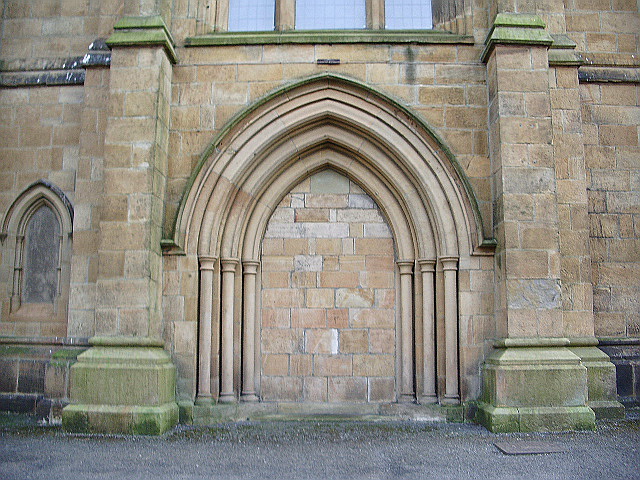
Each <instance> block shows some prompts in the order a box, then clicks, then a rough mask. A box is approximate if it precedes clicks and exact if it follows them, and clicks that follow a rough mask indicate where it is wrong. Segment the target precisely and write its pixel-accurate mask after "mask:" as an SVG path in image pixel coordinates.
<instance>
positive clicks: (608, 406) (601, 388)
mask: <svg viewBox="0 0 640 480" xmlns="http://www.w3.org/2000/svg"><path fill="white" fill-rule="evenodd" d="M593 342H594V343H593V344H592V346H575V347H574V346H570V347H569V350H570V351H571V352H572V353H574V354H575V355H577V356H578V357H580V360H581V361H582V364H583V365H584V366H585V367H586V368H587V387H588V394H587V405H588V406H589V407H591V409H592V410H593V411H594V412H595V414H596V418H598V419H601V418H608V419H616V418H624V415H625V414H624V406H623V405H622V404H621V403H620V402H618V394H617V388H616V367H615V365H614V364H613V363H611V361H610V360H609V356H608V355H607V354H606V353H604V352H603V351H602V350H600V349H599V348H598V347H596V346H595V343H597V340H596V339H595V338H594V339H593ZM573 343H574V341H573V339H572V345H573ZM576 343H577V342H576Z"/></svg>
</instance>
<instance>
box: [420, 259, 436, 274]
mask: <svg viewBox="0 0 640 480" xmlns="http://www.w3.org/2000/svg"><path fill="white" fill-rule="evenodd" d="M418 265H420V271H421V272H422V273H429V272H435V270H436V259H435V258H434V259H431V258H421V259H419V260H418Z"/></svg>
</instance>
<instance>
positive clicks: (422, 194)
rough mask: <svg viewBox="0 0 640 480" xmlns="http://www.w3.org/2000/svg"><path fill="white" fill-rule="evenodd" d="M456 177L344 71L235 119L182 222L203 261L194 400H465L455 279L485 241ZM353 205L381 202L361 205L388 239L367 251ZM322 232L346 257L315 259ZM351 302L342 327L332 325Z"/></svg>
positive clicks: (434, 145) (430, 140) (396, 109)
mask: <svg viewBox="0 0 640 480" xmlns="http://www.w3.org/2000/svg"><path fill="white" fill-rule="evenodd" d="M461 175H462V174H461V173H460V171H459V169H458V168H456V166H455V165H454V164H453V162H452V159H451V158H449V157H448V156H447V154H446V153H445V151H444V150H443V149H442V148H441V147H440V144H439V143H438V141H437V139H436V138H435V137H434V136H433V135H432V134H431V133H430V132H429V130H428V128H427V127H426V126H425V125H422V124H419V123H417V121H416V119H415V118H413V117H411V115H410V114H409V113H408V112H406V111H405V110H403V109H402V107H400V106H399V105H397V104H395V103H393V102H392V101H390V100H389V99H387V98H385V97H383V96H381V95H378V94H377V93H375V92H373V91H371V90H370V89H368V88H367V87H365V86H363V85H361V84H358V83H356V82H353V81H351V80H347V79H344V78H340V77H335V76H330V75H323V76H321V77H316V78H313V79H310V80H308V81H305V82H301V83H299V84H297V85H294V86H291V87H288V88H285V89H283V90H282V91H281V92H280V94H279V95H272V96H270V97H269V98H268V99H267V100H264V101H262V102H260V103H258V104H257V105H255V106H254V107H252V108H250V109H249V110H248V111H247V112H245V114H244V115H243V116H241V117H238V118H237V119H236V120H235V121H234V122H233V123H232V124H231V125H230V126H229V128H227V129H226V130H225V133H224V135H222V136H221V137H220V138H219V139H217V140H216V141H215V142H214V144H212V146H211V148H210V149H209V150H208V152H207V153H206V154H205V156H204V157H203V161H202V163H201V165H200V167H199V169H198V170H197V172H196V174H194V176H193V178H192V183H191V185H192V186H191V188H190V190H189V191H188V192H187V193H188V194H187V195H186V196H185V199H184V200H183V203H182V205H181V209H180V212H179V216H178V221H177V228H176V243H177V244H179V245H182V246H183V247H184V249H185V251H186V252H187V253H188V254H197V255H198V258H199V261H200V287H199V288H200V309H199V354H198V365H199V372H198V397H199V398H201V399H207V398H212V399H216V400H218V401H220V402H235V401H247V402H252V401H258V400H262V401H297V402H306V401H309V402H311V401H328V402H331V401H332V398H333V399H334V401H351V402H365V401H366V402H371V401H381V402H394V401H418V402H422V403H434V402H438V401H439V402H444V403H457V402H459V400H460V367H459V363H460V362H459V350H458V349H459V325H458V323H459V311H458V307H459V305H458V303H459V302H458V281H457V275H458V268H459V265H463V264H464V265H468V264H469V263H470V262H469V260H468V259H469V258H470V257H471V256H472V255H473V249H474V248H475V247H478V246H479V245H480V243H481V240H482V233H481V232H482V228H481V224H480V217H479V214H478V212H477V207H476V206H475V201H474V199H473V195H472V193H471V190H470V188H469V187H468V186H467V183H466V181H465V179H464V178H462V177H461ZM327 179H329V181H327ZM312 183H314V184H315V185H316V186H317V188H316V190H315V191H314V189H313V188H312V187H311V184H312ZM307 184H308V190H304V189H305V188H307ZM336 188H338V189H343V190H340V191H341V192H343V193H339V192H336V191H333V190H335V189H336ZM300 189H302V190H304V191H302V190H300ZM323 189H324V190H325V192H324V193H323V192H322V190H323ZM332 189H333V190H332ZM299 190H300V191H299ZM296 193H300V194H302V195H303V198H302V201H303V203H302V204H300V203H297V204H296V201H299V200H300V198H296V197H294V194H296ZM307 194H308V195H309V201H310V203H309V205H307V204H306V203H305V202H306V200H307V198H306V195H307ZM317 195H320V196H322V195H325V197H317ZM329 195H342V197H339V198H338V197H335V198H333V199H330V198H329V197H328V196H329ZM350 195H353V196H354V197H353V198H351V197H350ZM357 195H360V197H359V198H357V199H356V196H357ZM330 200H332V201H334V203H333V204H331V201H330ZM357 201H360V202H361V205H368V206H369V207H371V208H364V209H361V210H367V211H368V213H366V214H364V215H365V216H366V215H369V217H368V218H371V219H374V218H375V220H376V221H375V222H373V221H372V222H370V223H371V224H372V225H370V226H369V227H367V228H368V229H369V231H370V232H376V235H379V236H378V237H372V238H378V239H386V241H384V242H383V241H380V240H376V241H373V242H369V245H368V247H365V245H366V243H367V242H360V247H361V248H360V252H358V251H357V249H356V247H355V245H356V242H357V239H358V238H363V239H365V238H364V237H366V235H365V233H364V228H365V224H366V223H367V222H366V221H364V217H362V216H360V217H358V215H363V212H349V210H357V209H355V208H351V209H350V208H349V205H350V204H349V202H357ZM287 202H288V203H287ZM314 202H315V203H314ZM323 202H324V203H323ZM336 202H337V203H336ZM340 202H342V203H340ZM344 202H346V203H344ZM352 205H353V204H352ZM297 210H299V211H297ZM374 212H377V216H376V213H374ZM296 215H301V216H302V217H300V218H306V220H307V221H306V222H304V221H303V222H296V221H295V218H296V217H295V216H296ZM338 215H340V217H341V218H342V219H343V220H345V221H343V222H338V221H337V218H338ZM350 215H351V217H350ZM281 217H282V218H285V217H286V218H287V219H288V221H287V222H285V221H282V222H280V221H279V220H278V219H282V218H281ZM274 218H275V219H276V220H275V221H274V220H273V219H274ZM312 218H315V219H316V220H322V219H327V220H328V221H315V222H314V221H311V219H312ZM332 218H333V219H335V220H336V221H332ZM349 218H351V219H354V220H353V221H351V222H350V221H347V220H348V219H349ZM270 219H271V222H270ZM380 219H382V221H379V220H380ZM296 223H298V224H296ZM313 223H316V224H322V226H321V227H318V226H316V227H314V226H313V225H312V224H313ZM338 224H340V225H339V226H336V225H338ZM373 224H377V226H376V225H373ZM276 225H278V226H276ZM360 228H362V231H360ZM376 229H377V230H376ZM352 230H353V231H352ZM358 235H362V237H359V236H358ZM381 235H386V237H384V236H381ZM323 238H325V239H331V240H339V241H340V242H329V241H327V242H320V243H321V244H322V245H321V250H320V251H327V252H335V253H336V254H335V255H333V254H331V253H327V254H326V255H325V254H319V253H318V251H319V250H318V240H320V239H323ZM286 240H290V241H289V242H287V249H285V241H286ZM293 240H299V241H298V242H295V241H293ZM365 240H366V239H365ZM376 242H377V243H376ZM312 243H313V250H312V249H311V244H312ZM338 243H340V252H339V253H338ZM303 244H304V245H303ZM350 244H352V245H353V246H352V247H351V250H349V245H350ZM345 245H346V247H345ZM345 248H346V250H345ZM367 248H369V250H367ZM322 249H325V250H322ZM332 249H333V250H332ZM376 250H378V251H376ZM274 252H276V253H274ZM363 252H370V253H369V255H371V258H370V259H369V258H367V255H368V254H367V253H363ZM376 253H379V254H378V255H377V254H376ZM341 254H342V256H344V257H345V258H344V259H343V263H342V264H341V263H340V258H339V257H340V256H341ZM273 257H286V258H284V259H275V260H274V258H273ZM330 257H338V258H330ZM347 257H349V258H347ZM351 257H353V258H351ZM356 257H358V258H356ZM360 257H363V258H360ZM374 257H380V258H374ZM279 260H282V264H281V265H274V263H277V262H278V261H279ZM367 261H369V265H367ZM325 262H326V263H325ZM376 262H377V268H382V267H384V272H382V273H384V274H385V275H386V276H387V277H388V278H387V280H388V282H390V283H386V284H384V287H380V288H376V287H369V286H368V283H367V281H368V276H369V268H374V265H376ZM330 269H333V270H330ZM349 269H351V270H349ZM354 269H358V270H354ZM372 271H373V270H372ZM305 272H306V273H313V274H309V275H304V273H305ZM297 273H300V275H297ZM355 273H357V275H356V274H355ZM385 275H379V280H380V279H382V277H384V276H385ZM312 277H313V280H314V282H315V283H313V285H312ZM356 277H357V281H356ZM363 279H364V280H363ZM323 280H324V281H325V283H324V284H323ZM278 282H280V283H278ZM304 282H308V283H304ZM272 285H280V286H279V287H272ZM271 289H273V292H271V293H270V292H269V290H271ZM325 289H326V291H321V290H325ZM349 290H351V292H350V291H349ZM377 290H380V291H377ZM382 290H387V291H386V292H382ZM384 296H386V297H385V298H383V297H384ZM311 297H313V298H311ZM329 297H331V299H329ZM347 297H349V298H348V299H347ZM390 297H393V300H392V301H391V300H390ZM345 299H346V300H345ZM323 302H324V303H323ZM344 302H346V303H344ZM349 302H351V303H349ZM385 302H387V303H385ZM389 302H390V303H389ZM340 305H352V306H345V307H341V306H340ZM385 305H393V306H392V307H391V306H389V308H385ZM342 308H345V309H346V315H347V317H346V323H345V319H344V318H343V319H342V320H340V319H335V318H332V319H331V320H329V315H345V312H344V311H343V312H337V311H338V310H340V309H342ZM270 309H271V310H270ZM305 309H306V310H305ZM311 309H314V310H316V311H313V312H312V311H311ZM350 309H353V310H350ZM358 309H360V310H358ZM367 309H368V310H369V313H368V314H369V315H370V317H369V319H368V320H367V319H364V320H360V319H359V318H356V317H357V316H358V314H359V313H361V310H367ZM276 310H278V311H276ZM356 310H358V311H356ZM383 310H389V311H388V312H383ZM385 315H386V317H385ZM294 316H295V319H294ZM365 317H366V315H365V316H364V317H362V318H365ZM387 317H388V318H387ZM340 321H342V322H343V323H335V322H340ZM378 321H379V322H380V323H376V322H378ZM331 322H334V323H333V324H331ZM358 322H360V323H358ZM294 324H295V326H294ZM337 325H341V326H342V328H341V327H338V326H337ZM307 330H309V331H307ZM314 330H317V331H314ZM372 330H375V331H374V332H372ZM365 334H366V335H365ZM342 335H344V337H341V336H342ZM372 335H373V336H375V335H379V336H382V337H386V342H383V343H385V346H384V347H380V346H379V345H378V346H373V344H374V343H375V342H376V341H377V340H375V339H374V340H373V343H372ZM463 335H465V334H463ZM365 337H366V339H365ZM341 342H342V344H341ZM365 343H366V344H367V347H366V351H365V350H364V349H365V347H364V345H365ZM389 343H392V344H393V345H392V346H391V345H389ZM341 345H342V349H341ZM381 348H382V350H384V349H386V350H384V351H378V350H376V349H381ZM314 355H317V356H318V357H317V359H316V358H315V357H314ZM316 360H318V361H317V362H316ZM285 364H286V366H285ZM356 364H357V367H356ZM285 372H286V374H285ZM292 372H295V373H296V374H295V375H294V374H292ZM329 382H332V383H333V384H334V385H333V387H334V388H333V389H330V388H329V387H328V385H329ZM392 385H393V386H392ZM305 388H306V389H307V391H306V392H307V393H305ZM372 391H373V392H374V393H373V394H372ZM314 392H315V393H314ZM323 392H324V393H323ZM340 392H342V394H341V393H340ZM345 392H346V393H345ZM376 392H377V393H376ZM331 395H333V397H332V396H331Z"/></svg>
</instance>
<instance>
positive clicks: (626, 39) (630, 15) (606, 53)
mask: <svg viewBox="0 0 640 480" xmlns="http://www.w3.org/2000/svg"><path fill="white" fill-rule="evenodd" d="M565 12H566V17H565V19H566V20H565V21H566V32H567V35H569V37H571V39H572V40H573V41H574V42H576V43H577V44H578V47H577V48H578V50H579V51H581V52H587V54H586V57H587V61H588V62H589V63H602V62H603V61H605V60H608V61H615V59H616V58H618V59H622V58H623V56H622V55H618V54H629V53H638V52H640V33H639V32H640V16H639V15H638V4H637V2H636V0H613V1H611V2H608V1H607V2H602V1H599V0H572V1H569V2H565ZM612 54H613V55H612Z"/></svg>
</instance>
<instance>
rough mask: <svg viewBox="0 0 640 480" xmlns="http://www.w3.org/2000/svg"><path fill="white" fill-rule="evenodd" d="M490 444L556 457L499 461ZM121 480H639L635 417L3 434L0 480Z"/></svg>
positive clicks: (14, 430) (11, 430) (639, 433)
mask: <svg viewBox="0 0 640 480" xmlns="http://www.w3.org/2000/svg"><path fill="white" fill-rule="evenodd" d="M4 423H5V425H6V423H7V422H6V421H5V422H4ZM496 444H499V445H500V446H501V447H503V448H507V449H508V448H509V447H511V448H514V449H516V450H521V451H522V450H527V449H534V450H535V449H541V450H544V451H554V450H556V453H546V454H528V455H506V454H505V453H503V452H502V451H500V450H499V449H498V448H497V447H496ZM557 450H560V452H557ZM121 478H122V479H153V480H160V479H171V480H181V479H196V478H197V479H200V478H206V479H243V480H250V479H258V478H259V479H262V480H265V479H278V480H280V479H323V480H324V479H368V480H369V479H418V478H420V479H424V478H438V479H456V480H459V479H473V478H479V479H491V480H493V479H509V480H515V479H562V480H566V479H598V480H605V479H625V480H632V479H640V420H637V419H635V420H625V421H618V422H600V423H599V424H598V430H597V431H596V432H571V433H556V434H492V433H490V432H488V431H487V430H485V429H484V428H482V427H480V426H477V425H468V424H465V425H460V424H431V423H415V422H414V423H402V422H382V423H358V422H287V423H285V422H270V423H252V424H231V425H220V426H217V427H212V428H189V427H178V428H177V429H175V430H174V431H172V432H170V433H168V434H166V435H164V436H162V437H157V438H153V437H128V436H78V435H69V434H65V433H63V432H62V431H61V430H60V428H59V427H33V426H31V427H24V426H22V427H17V426H10V427H6V426H5V427H4V428H2V429H0V479H3V480H13V479H47V480H53V479H73V480H82V479H92V480H97V479H110V480H114V479H121Z"/></svg>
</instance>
